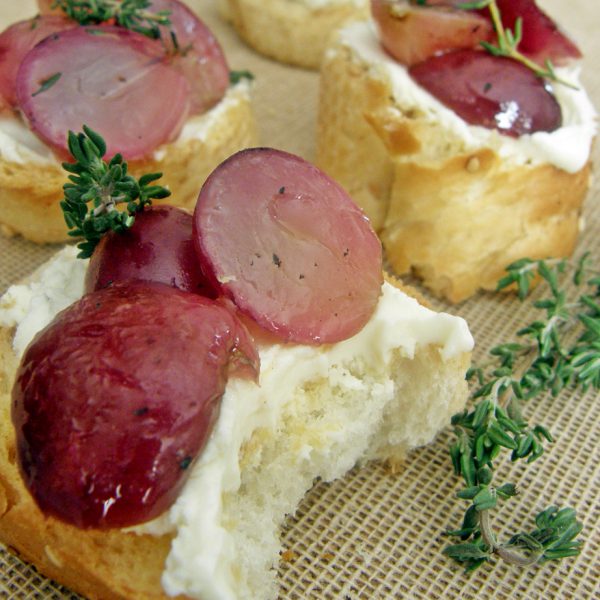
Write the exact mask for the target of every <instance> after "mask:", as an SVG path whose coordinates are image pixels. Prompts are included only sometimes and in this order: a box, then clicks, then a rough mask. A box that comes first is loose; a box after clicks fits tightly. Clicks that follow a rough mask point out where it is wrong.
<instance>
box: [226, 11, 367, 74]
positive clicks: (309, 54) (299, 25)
mask: <svg viewBox="0 0 600 600" xmlns="http://www.w3.org/2000/svg"><path fill="white" fill-rule="evenodd" d="M219 11H220V13H221V15H222V16H223V17H224V18H225V19H227V20H228V21H230V22H231V23H232V24H233V26H234V27H235V29H236V31H237V32H238V34H239V35H240V37H241V38H242V39H243V40H244V41H245V42H246V43H247V44H248V45H249V46H251V47H252V48H254V49H255V50H257V51H258V52H260V53H261V54H264V55H266V56H269V57H270V58H274V59H275V60H278V61H280V62H283V63H287V64H290V65H296V66H298V67H304V68H308V69H318V68H319V66H320V64H321V60H322V57H323V53H324V51H325V48H326V46H327V41H328V39H329V38H330V36H331V34H332V32H333V31H334V30H335V29H336V28H338V27H340V26H341V25H342V24H343V23H344V22H346V21H348V20H349V19H360V18H366V17H367V16H368V14H369V3H368V2H367V1H364V2H363V3H362V4H360V3H359V4H358V5H357V3H356V2H355V1H354V0H347V1H346V2H340V3H337V4H332V5H331V6H324V7H321V8H311V7H310V6H308V5H306V4H303V3H302V2H297V1H296V2H294V1H293V0H220V3H219Z"/></svg>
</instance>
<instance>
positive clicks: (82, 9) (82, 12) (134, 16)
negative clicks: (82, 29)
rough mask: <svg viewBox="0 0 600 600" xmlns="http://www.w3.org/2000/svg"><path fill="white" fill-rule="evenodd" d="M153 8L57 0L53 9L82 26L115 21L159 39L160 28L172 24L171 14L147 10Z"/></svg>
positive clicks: (142, 2) (128, 1)
mask: <svg viewBox="0 0 600 600" xmlns="http://www.w3.org/2000/svg"><path fill="white" fill-rule="evenodd" d="M151 4H152V2H151V0H54V2H53V3H52V8H58V9H60V10H62V11H63V12H64V13H65V14H66V15H67V16H68V17H69V18H70V19H73V20H74V21H77V22H78V23H79V24H81V25H98V24H100V23H105V22H107V21H114V23H116V24H117V25H120V26H121V27H125V28H126V29H131V30H132V31H136V32H138V33H141V34H143V35H145V36H147V37H150V38H154V39H158V38H160V37H161V32H160V27H161V26H168V25H170V24H171V21H170V20H169V14H170V13H169V11H165V10H161V11H157V12H152V11H149V10H147V9H148V8H149V7H150V6H151Z"/></svg>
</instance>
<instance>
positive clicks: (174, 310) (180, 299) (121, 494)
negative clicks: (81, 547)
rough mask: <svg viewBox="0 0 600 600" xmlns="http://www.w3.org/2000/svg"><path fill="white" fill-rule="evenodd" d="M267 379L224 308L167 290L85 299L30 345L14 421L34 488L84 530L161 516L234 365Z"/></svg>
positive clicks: (111, 292) (124, 290)
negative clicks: (242, 364) (241, 366)
mask: <svg viewBox="0 0 600 600" xmlns="http://www.w3.org/2000/svg"><path fill="white" fill-rule="evenodd" d="M232 357H234V359H235V360H236V361H237V362H238V363H239V360H240V357H243V358H244V363H245V367H246V369H247V371H250V370H251V371H252V372H253V373H254V375H255V376H256V374H257V371H258V356H257V353H256V350H255V348H254V345H253V342H252V341H251V339H250V338H249V337H248V334H247V332H246V330H245V329H244V328H243V326H242V325H241V324H240V322H239V321H237V319H235V317H234V316H233V315H232V313H231V312H230V311H229V310H228V309H227V308H225V307H223V306H222V305H221V304H219V303H216V302H214V301H212V300H209V299H207V298H203V297H201V296H198V295H196V294H189V293H186V292H181V291H179V290H175V289H173V288H170V287H168V286H165V285H162V284H147V283H128V284H122V285H119V284H117V285H114V286H112V287H110V288H106V289H104V290H100V291H97V292H93V293H91V294H88V295H86V296H84V297H83V298H82V299H81V300H79V301H78V302H77V303H75V304H73V305H71V307H69V308H67V309H66V310H65V311H63V312H61V313H59V315H58V316H57V317H56V318H55V320H54V321H53V322H52V323H51V324H50V325H49V326H48V327H47V328H46V329H45V330H43V331H42V332H41V333H40V334H38V335H37V337H36V338H35V339H34V341H33V342H32V343H31V344H30V346H29V347H28V349H27V351H26V353H25V355H24V357H23V360H22V362H21V365H20V367H19V369H18V372H17V376H16V382H15V385H14V388H13V411H12V417H13V422H14V425H15V429H16V435H17V449H18V459H19V464H20V467H21V471H22V473H23V476H24V480H25V483H26V485H27V487H28V488H29V490H30V491H31V493H32V495H33V497H34V498H35V500H36V501H37V503H38V505H39V506H40V508H41V509H42V510H43V511H44V512H45V513H47V514H50V515H53V516H55V517H57V518H59V519H62V520H64V521H67V522H69V523H72V524H74V525H76V526H78V527H83V528H90V527H93V528H109V527H123V526H129V525H134V524H137V523H141V522H143V521H146V520H149V519H152V518H154V517H156V516H158V515H159V514H160V513H161V512H163V511H164V510H165V509H167V508H168V507H169V506H170V505H171V504H172V502H173V501H174V500H175V499H176V498H177V495H178V493H179V491H180V489H181V487H182V485H183V484H184V482H185V480H186V478H187V475H188V473H189V471H190V468H189V467H190V466H191V464H192V463H193V461H194V460H195V458H196V457H197V456H198V454H199V453H200V451H201V450H202V448H203V446H204V445H205V443H206V441H207V438H208V435H209V433H210V431H211V429H212V427H213V424H214V422H215V420H216V418H217V415H218V412H219V406H220V398H221V396H222V394H223V391H224V389H225V384H226V381H227V376H228V370H229V363H230V359H231V358H232Z"/></svg>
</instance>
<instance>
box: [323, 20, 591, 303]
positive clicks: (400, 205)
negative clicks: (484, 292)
mask: <svg viewBox="0 0 600 600" xmlns="http://www.w3.org/2000/svg"><path fill="white" fill-rule="evenodd" d="M400 71H401V72H403V73H404V75H402V76H401V77H400V78H399V79H394V77H395V76H396V75H401V73H400ZM413 88H418V86H417V85H416V84H414V83H413V82H412V81H411V80H410V77H409V76H408V75H406V71H405V70H404V69H403V67H401V66H400V65H398V64H397V63H395V62H394V61H393V60H392V59H391V58H389V57H387V56H386V55H385V54H384V53H383V52H382V51H381V49H380V47H379V44H378V41H377V37H376V34H375V30H374V27H372V24H371V23H370V22H363V23H356V24H353V25H351V26H348V28H346V29H344V30H343V31H340V32H339V33H338V35H337V37H336V40H335V41H334V42H333V44H332V46H331V48H330V49H329V51H328V53H327V56H326V59H325V61H324V64H323V66H322V71H321V90H320V105H319V116H318V135H317V157H316V163H317V164H318V165H319V166H320V167H321V168H322V169H323V170H324V171H326V172H327V173H328V174H329V175H330V176H331V177H333V178H334V179H336V180H337V181H339V182H340V183H341V184H342V185H343V186H344V187H345V188H346V190H347V191H348V192H349V193H350V195H351V196H352V197H353V199H354V200H355V201H356V202H357V203H358V204H359V205H360V206H362V208H363V209H364V210H365V212H366V213H367V214H368V215H369V217H370V218H371V221H372V223H373V226H374V228H375V230H376V231H377V232H378V233H379V235H380V237H381V239H382V241H383V245H384V248H385V250H386V254H387V258H388V260H389V264H390V265H391V266H392V268H393V269H394V270H395V272H397V273H398V274H405V273H408V272H410V271H413V272H414V273H415V274H416V275H418V276H419V277H421V278H422V279H423V281H424V283H425V285H426V286H428V287H429V288H431V290H433V292H434V293H435V294H437V295H440V296H445V297H446V298H447V299H449V300H451V301H453V302H458V301H460V300H463V299H465V298H467V297H468V296H470V295H472V294H473V293H475V292H476V291H477V290H478V289H480V288H484V289H494V288H495V285H496V282H497V281H498V279H499V278H500V276H501V275H502V274H503V272H504V268H505V267H506V266H507V265H508V264H510V263H511V262H513V261H515V260H517V259H519V258H522V257H525V256H528V257H530V258H545V257H548V256H567V255H569V254H571V252H572V251H573V249H574V246H575V243H576V240H577V236H578V233H579V230H580V226H581V222H580V215H581V209H582V204H583V202H584V199H585V196H586V192H587V190H588V187H589V182H590V161H589V158H588V160H587V162H586V161H585V160H584V161H583V164H582V165H581V166H579V167H577V168H575V169H574V170H573V169H570V170H564V169H563V168H559V167H557V166H554V165H553V164H551V163H550V162H549V160H530V159H528V158H527V157H526V156H525V158H520V157H519V156H517V157H516V158H515V152H514V151H511V152H512V154H510V153H507V151H506V148H507V147H508V146H509V145H510V146H511V148H513V149H514V148H515V147H516V146H517V145H518V144H521V141H519V142H517V141H516V140H512V139H508V138H504V136H502V135H500V134H498V133H497V132H491V131H490V132H489V134H488V132H487V131H486V130H484V129H483V128H469V126H468V125H467V124H466V123H464V121H462V120H460V119H459V118H458V117H456V116H455V115H453V114H452V115H450V116H451V117H454V118H453V119H450V120H449V119H447V118H445V117H444V119H443V120H442V119H441V118H439V114H441V113H442V112H443V111H446V113H448V112H449V111H448V109H446V108H445V107H442V109H441V111H437V112H436V111H434V110H432V108H431V106H432V104H434V103H435V104H438V105H439V106H442V105H441V104H439V103H438V102H437V100H435V99H433V98H432V97H431V96H429V95H428V94H427V92H425V91H424V90H421V89H420V88H419V89H418V90H414V89H413ZM419 90H420V91H419ZM561 91H563V90H561ZM566 93H570V92H569V91H567V92H566ZM573 93H575V94H581V95H582V96H580V100H579V105H580V106H581V107H582V113H583V114H582V115H581V122H582V125H581V128H579V127H580V126H579V124H577V125H576V126H575V129H576V131H577V132H578V133H577V135H578V136H579V137H578V138H577V140H578V143H577V146H578V148H575V149H574V150H577V151H579V152H581V151H582V150H583V152H586V151H587V152H588V154H587V156H588V157H589V147H590V145H591V136H590V135H588V134H587V132H589V130H590V129H591V130H592V131H593V129H594V124H593V123H594V116H593V115H594V111H593V108H592V107H591V105H590V104H589V100H587V96H585V92H583V91H582V90H580V91H579V92H573ZM425 96H429V101H428V102H425V101H426V100H427V98H425ZM571 112H572V111H571ZM578 118H579V117H578ZM475 129H476V130H477V131H476V132H474V130H475ZM584 130H585V131H586V133H585V134H584V133H583V131H584ZM465 131H466V133H465ZM557 133H558V132H557ZM546 135H547V134H546ZM561 135H562V134H561ZM478 136H479V137H478ZM526 137H530V136H526ZM481 139H483V141H481ZM523 143H525V142H523ZM526 143H531V142H529V141H527V142H526ZM561 143H563V144H564V139H563V138H561V141H559V142H558V145H559V146H560V144H561ZM554 145H555V146H556V144H554ZM516 152H521V150H520V149H518V150H516Z"/></svg>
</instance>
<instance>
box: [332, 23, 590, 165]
mask: <svg viewBox="0 0 600 600" xmlns="http://www.w3.org/2000/svg"><path fill="white" fill-rule="evenodd" d="M339 36H340V41H341V43H342V45H343V46H345V47H348V48H350V49H351V50H352V52H353V53H354V55H355V57H356V59H357V60H359V61H360V62H362V63H367V64H368V65H369V68H370V74H371V75H374V76H379V77H385V78H387V79H388V80H389V82H390V85H391V88H392V91H393V96H394V100H395V101H396V103H397V104H398V106H399V107H400V108H401V110H402V111H403V112H410V111H411V110H416V111H418V112H419V114H421V115H423V114H424V115H425V116H426V117H425V118H426V119H427V120H428V121H430V122H432V123H435V124H437V126H438V128H439V130H440V132H443V131H446V132H449V134H450V135H452V136H453V137H455V138H458V139H460V140H461V141H462V145H463V149H464V150H465V151H475V150H478V149H480V148H491V149H492V150H494V151H495V152H496V153H497V154H498V155H499V156H501V157H502V158H503V159H505V160H507V161H509V162H513V163H514V164H518V165H521V164H540V163H550V164H552V165H554V166H556V167H558V168H560V169H563V170H564V171H567V172H569V173H574V172H576V171H578V170H579V169H581V168H583V167H584V166H585V164H586V162H587V161H588V159H589V157H590V151H591V146H592V140H593V138H594V136H595V134H596V127H597V115H596V111H595V110H594V107H593V105H592V103H591V101H590V99H589V97H588V95H587V94H586V92H585V90H584V89H583V88H582V87H581V84H580V81H579V68H578V67H569V68H556V73H557V75H558V76H559V77H560V78H562V79H564V80H565V81H568V82H571V83H572V84H573V85H574V86H576V89H573V88H571V87H568V86H565V85H561V84H555V85H554V86H553V93H554V95H555V96H556V99H557V101H558V103H559V104H560V107H561V110H562V117H563V124H562V127H560V128H559V129H557V130H556V131H553V132H551V133H546V132H536V133H534V134H531V135H523V136H521V137H519V138H518V139H516V138H511V137H508V136H505V135H502V134H500V133H499V132H498V131H496V130H492V129H486V128H484V127H479V126H473V125H469V124H468V123H467V122H465V121H464V120H463V119H461V118H460V117H459V116H458V115H457V114H456V113H455V112H454V111H452V110H450V109H449V108H447V107H446V106H444V105H443V104H442V103H441V102H440V101H439V100H437V99H436V98H435V97H434V96H432V95H431V94H430V93H429V92H427V91H426V90H425V89H423V88H422V87H421V86H419V85H418V84H416V83H415V82H414V81H413V79H412V78H411V77H410V75H409V73H408V71H407V69H406V67H404V66H403V65H401V64H400V63H398V62H397V61H395V60H394V59H393V58H391V57H390V56H389V55H388V54H387V53H386V52H385V51H384V50H383V48H382V46H381V44H380V42H379V38H378V35H377V32H376V29H375V25H374V23H373V22H372V21H361V22H356V23H352V24H350V25H348V26H346V27H344V28H343V29H342V30H341V31H340V33H339ZM336 51H337V50H336V49H335V48H333V49H330V50H329V52H336ZM440 135H441V134H440ZM440 143H443V141H442V142H440Z"/></svg>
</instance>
